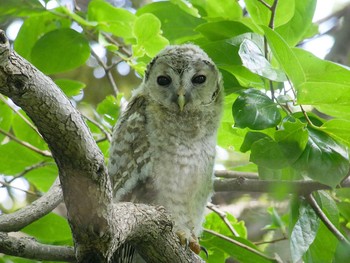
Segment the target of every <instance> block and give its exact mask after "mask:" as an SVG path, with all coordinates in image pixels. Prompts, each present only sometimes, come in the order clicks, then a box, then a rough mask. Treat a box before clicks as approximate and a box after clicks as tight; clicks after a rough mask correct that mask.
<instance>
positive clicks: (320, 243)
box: [303, 191, 345, 263]
mask: <svg viewBox="0 0 350 263" xmlns="http://www.w3.org/2000/svg"><path fill="white" fill-rule="evenodd" d="M315 199H316V200H317V203H318V204H319V206H320V207H321V208H322V211H323V212H324V213H325V215H326V216H327V218H328V219H329V220H330V221H331V222H332V224H333V225H334V226H335V227H337V228H339V213H338V209H337V206H336V204H335V202H334V200H333V199H332V197H331V196H329V194H328V193H327V192H325V191H318V192H317V195H316V196H315ZM338 243H339V241H338V240H337V238H336V237H335V236H334V235H333V234H332V233H331V232H330V231H329V229H328V228H327V227H326V226H325V224H324V223H323V222H321V224H320V227H319V229H318V231H317V234H316V239H315V241H314V242H313V243H312V244H311V246H310V247H309V250H308V251H307V253H306V255H305V256H304V258H303V259H304V261H305V263H313V262H322V263H323V262H324V263H332V262H335V261H334V253H335V251H336V248H337V245H338ZM344 262H345V261H344Z"/></svg>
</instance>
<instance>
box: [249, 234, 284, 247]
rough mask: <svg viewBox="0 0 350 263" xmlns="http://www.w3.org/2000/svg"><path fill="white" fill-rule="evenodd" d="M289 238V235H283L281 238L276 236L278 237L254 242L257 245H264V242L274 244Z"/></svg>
mask: <svg viewBox="0 0 350 263" xmlns="http://www.w3.org/2000/svg"><path fill="white" fill-rule="evenodd" d="M287 239H288V238H287V237H285V236H283V237H281V238H276V239H272V240H266V241H258V242H254V244H255V245H256V246H259V245H264V244H274V243H277V242H280V241H284V240H287Z"/></svg>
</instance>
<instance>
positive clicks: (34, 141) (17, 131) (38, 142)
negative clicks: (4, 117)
mask: <svg viewBox="0 0 350 263" xmlns="http://www.w3.org/2000/svg"><path fill="white" fill-rule="evenodd" d="M19 112H20V113H21V114H22V116H24V117H26V116H27V115H26V114H25V112H24V111H23V110H20V111H19ZM26 119H27V120H28V121H29V122H31V121H30V119H29V118H28V117H26ZM12 129H13V132H14V135H15V136H16V137H17V138H18V139H20V140H22V141H25V142H28V143H30V144H31V145H33V146H35V147H37V148H39V149H41V150H47V149H48V146H47V144H46V142H45V141H44V139H43V138H42V137H40V135H39V134H38V133H37V132H35V131H34V130H33V128H32V127H30V126H29V125H28V124H27V123H26V122H25V121H24V120H23V119H22V118H21V117H20V116H19V115H18V114H17V115H15V116H14V118H13V123H12Z"/></svg>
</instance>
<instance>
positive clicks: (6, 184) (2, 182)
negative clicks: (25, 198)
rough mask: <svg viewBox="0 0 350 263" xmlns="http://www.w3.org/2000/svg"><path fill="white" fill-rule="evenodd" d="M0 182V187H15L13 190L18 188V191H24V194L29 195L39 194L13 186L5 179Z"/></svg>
mask: <svg viewBox="0 0 350 263" xmlns="http://www.w3.org/2000/svg"><path fill="white" fill-rule="evenodd" d="M0 184H2V186H0V187H8V188H12V189H15V190H18V191H22V192H25V193H26V194H29V195H34V196H40V194H38V193H34V192H32V191H28V190H25V189H21V188H19V187H16V186H13V185H11V184H9V183H7V182H5V181H0Z"/></svg>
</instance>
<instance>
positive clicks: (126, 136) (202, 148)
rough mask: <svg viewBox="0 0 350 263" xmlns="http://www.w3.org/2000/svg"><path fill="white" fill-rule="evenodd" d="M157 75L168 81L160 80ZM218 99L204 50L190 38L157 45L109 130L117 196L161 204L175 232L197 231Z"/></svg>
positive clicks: (216, 79) (217, 78) (206, 195)
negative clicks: (138, 83)
mask: <svg viewBox="0 0 350 263" xmlns="http://www.w3.org/2000/svg"><path fill="white" fill-rule="evenodd" d="M159 76H162V77H166V78H168V79H169V80H170V83H168V85H162V83H160V84H159ZM196 76H204V82H201V81H202V80H203V78H201V81H196V80H194V79H195V78H196ZM197 82H198V83H197ZM179 96H183V97H182V98H181V100H183V101H184V106H183V108H182V107H181V106H180V102H179V101H180V100H179ZM222 104H223V87H222V80H221V74H220V72H219V71H218V70H217V68H216V66H215V65H214V63H213V62H212V60H211V59H210V58H209V57H208V56H207V54H205V52H204V51H202V50H201V49H200V48H199V47H197V46H195V45H192V44H186V45H179V46H169V47H168V48H166V49H164V50H163V51H161V52H160V54H159V55H157V56H156V57H155V58H154V59H153V61H152V62H151V63H150V64H149V65H148V67H147V71H146V73H145V78H144V80H143V83H142V84H141V86H140V87H139V88H138V89H137V90H136V91H135V92H134V94H133V96H132V98H131V100H130V102H129V104H128V107H127V108H126V110H125V111H124V112H123V113H122V114H121V116H120V118H119V120H118V122H117V124H116V127H115V128H114V130H113V137H112V142H111V148H110V159H109V164H108V169H109V174H110V176H111V179H112V182H113V185H114V192H115V198H116V201H132V202H140V203H146V204H153V205H162V206H164V207H165V209H166V210H167V212H168V213H170V215H171V217H172V219H173V221H174V231H175V232H176V233H178V232H181V233H182V234H183V235H184V236H185V238H186V239H191V238H196V237H198V236H199V235H200V233H201V230H202V227H201V225H202V223H203V220H204V210H205V206H206V203H207V202H208V201H209V199H210V197H211V195H212V188H213V166H214V159H215V146H216V132H217V129H218V126H219V122H220V115H221V111H222ZM128 251H129V250H128ZM121 253H124V252H121ZM125 253H127V252H125ZM120 255H121V254H120ZM121 262H127V261H121ZM137 262H139V261H137Z"/></svg>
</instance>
